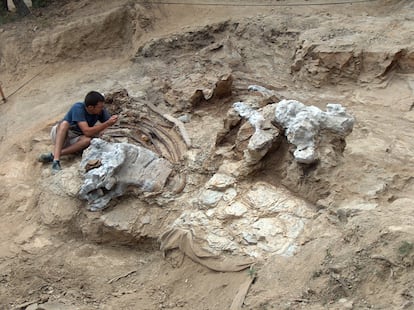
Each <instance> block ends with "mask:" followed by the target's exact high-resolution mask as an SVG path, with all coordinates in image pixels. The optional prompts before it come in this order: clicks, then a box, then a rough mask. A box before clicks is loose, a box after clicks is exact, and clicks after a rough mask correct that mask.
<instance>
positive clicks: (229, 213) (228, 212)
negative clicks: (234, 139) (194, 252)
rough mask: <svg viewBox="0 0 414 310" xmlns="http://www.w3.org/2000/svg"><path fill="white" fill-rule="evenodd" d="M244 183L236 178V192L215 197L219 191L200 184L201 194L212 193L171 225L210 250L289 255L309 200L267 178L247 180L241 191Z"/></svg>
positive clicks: (307, 215)
mask: <svg viewBox="0 0 414 310" xmlns="http://www.w3.org/2000/svg"><path fill="white" fill-rule="evenodd" d="M244 185H245V184H243V183H242V184H238V185H237V186H238V191H237V192H238V194H237V196H233V198H232V199H230V200H228V201H225V200H224V199H218V198H219V197H220V194H223V192H214V191H209V190H204V191H203V193H204V194H206V192H207V193H209V195H211V196H210V198H214V197H216V198H217V199H211V200H212V201H211V202H210V201H209V199H205V200H204V203H207V205H204V206H199V208H198V210H187V211H185V212H184V213H183V214H182V215H181V216H180V217H179V218H178V219H177V220H176V221H175V222H174V223H173V225H172V228H175V229H184V230H190V231H192V232H194V236H195V237H196V239H197V240H198V241H200V242H201V243H202V244H204V245H205V246H204V247H203V249H205V250H207V251H208V252H210V253H217V252H221V251H227V252H231V253H234V254H241V255H248V256H251V257H265V256H268V255H272V254H279V255H283V256H288V255H292V254H293V253H294V252H295V249H296V248H297V244H296V243H297V239H298V237H299V236H300V234H301V232H302V231H303V229H304V226H305V223H306V222H307V220H308V219H309V218H311V217H312V216H313V211H312V209H311V206H310V205H309V204H308V203H307V202H306V201H304V200H302V199H300V198H298V197H296V196H294V195H292V194H291V193H290V192H289V191H288V190H286V189H284V188H280V187H275V186H273V185H271V184H269V183H266V182H257V183H254V184H249V185H248V189H246V190H244V191H243V190H242V188H245V187H244ZM231 189H232V188H231V187H230V188H228V189H227V190H226V191H229V190H231ZM216 195H217V196H216ZM200 202H203V200H202V201H199V203H200ZM212 202H214V203H212Z"/></svg>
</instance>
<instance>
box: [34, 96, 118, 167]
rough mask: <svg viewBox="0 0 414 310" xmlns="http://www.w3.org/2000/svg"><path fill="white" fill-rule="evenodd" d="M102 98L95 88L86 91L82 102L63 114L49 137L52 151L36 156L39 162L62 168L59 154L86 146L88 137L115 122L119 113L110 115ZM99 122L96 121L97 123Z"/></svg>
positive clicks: (89, 140)
mask: <svg viewBox="0 0 414 310" xmlns="http://www.w3.org/2000/svg"><path fill="white" fill-rule="evenodd" d="M104 102H105V98H104V96H103V95H102V94H101V93H99V92H96V91H91V92H89V93H88V94H87V95H86V97H85V101H84V102H77V103H75V104H74V105H73V106H72V107H71V108H70V110H69V111H68V113H66V115H65V117H64V118H63V120H62V121H60V122H59V123H58V124H56V125H55V126H53V128H52V130H51V132H50V136H51V138H52V142H53V143H54V145H55V147H54V151H53V153H45V154H41V155H40V156H39V161H40V162H43V163H50V162H51V163H52V171H53V172H57V171H59V170H62V168H61V167H60V157H61V156H63V155H68V154H73V153H76V152H79V151H82V150H84V149H86V148H87V147H88V146H89V144H90V142H91V139H92V138H93V137H95V136H97V135H99V134H100V133H101V132H102V131H103V130H105V129H106V128H108V127H110V126H112V125H114V124H115V123H116V122H117V120H118V115H113V116H110V115H109V113H108V111H107V110H106V109H105V108H104ZM98 121H99V122H100V123H99V124H96V123H97V122H98Z"/></svg>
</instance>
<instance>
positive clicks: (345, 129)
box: [275, 100, 355, 164]
mask: <svg viewBox="0 0 414 310" xmlns="http://www.w3.org/2000/svg"><path fill="white" fill-rule="evenodd" d="M275 121H276V122H277V123H278V124H280V125H281V126H282V127H283V128H284V129H285V135H286V138H287V140H288V141H289V142H290V143H292V144H293V145H294V146H295V147H296V149H295V151H294V153H293V156H294V157H295V159H296V161H297V162H298V163H302V164H311V163H313V162H315V161H316V160H317V159H319V157H318V152H317V148H318V144H317V143H318V140H321V139H320V138H319V137H318V135H320V134H321V132H325V131H326V132H331V133H332V134H334V135H337V136H338V137H342V138H344V137H346V136H347V135H348V134H350V133H351V131H352V128H353V125H354V121H355V120H354V118H353V117H352V116H351V115H349V114H347V113H346V111H345V109H344V108H343V107H342V106H341V105H339V104H328V105H327V110H326V112H323V111H321V110H320V109H319V108H317V107H315V106H305V105H304V104H303V103H301V102H299V101H296V100H282V101H280V102H279V103H278V104H277V105H276V109H275Z"/></svg>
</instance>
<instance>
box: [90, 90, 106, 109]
mask: <svg viewBox="0 0 414 310" xmlns="http://www.w3.org/2000/svg"><path fill="white" fill-rule="evenodd" d="M98 102H105V97H104V96H103V95H102V94H101V93H99V92H97V91H90V92H89V93H88V94H87V95H86V97H85V106H87V107H88V106H96V105H97V104H98Z"/></svg>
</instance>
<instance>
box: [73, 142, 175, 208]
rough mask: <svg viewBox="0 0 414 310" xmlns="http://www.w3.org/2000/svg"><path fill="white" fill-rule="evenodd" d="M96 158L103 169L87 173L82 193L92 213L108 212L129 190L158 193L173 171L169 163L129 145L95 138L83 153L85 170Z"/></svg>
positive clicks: (148, 151)
mask: <svg viewBox="0 0 414 310" xmlns="http://www.w3.org/2000/svg"><path fill="white" fill-rule="evenodd" d="M92 159H99V160H100V161H101V166H99V167H98V168H95V169H92V170H89V171H88V172H86V173H85V175H84V182H83V184H82V186H81V188H80V191H79V196H80V197H81V198H82V199H85V200H87V201H88V209H89V210H91V211H96V210H102V209H104V208H105V207H106V206H107V205H108V203H109V201H110V200H111V199H112V198H114V197H119V196H122V195H123V194H124V193H125V192H126V191H127V189H128V188H129V187H134V188H135V189H137V190H139V191H142V192H158V191H160V190H161V189H162V188H163V187H164V185H165V183H166V181H167V178H168V176H169V175H170V173H171V171H172V168H171V164H170V163H169V162H168V161H167V160H165V159H162V158H159V157H158V156H157V155H156V154H155V153H153V152H152V151H150V150H148V149H145V148H143V147H139V146H136V145H132V144H129V143H108V142H105V141H104V140H101V139H93V140H92V142H91V145H90V146H89V148H88V149H86V150H85V151H84V153H83V157H82V162H81V167H85V165H86V164H87V163H88V161H90V160H92Z"/></svg>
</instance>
